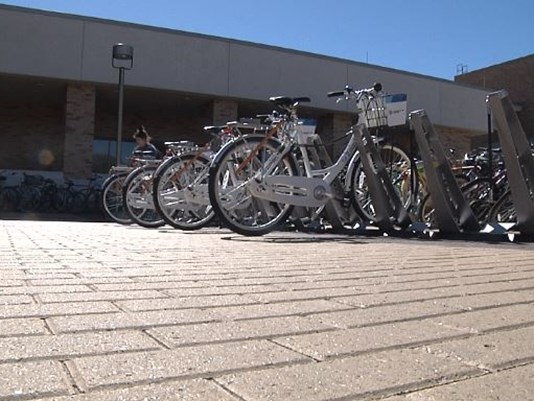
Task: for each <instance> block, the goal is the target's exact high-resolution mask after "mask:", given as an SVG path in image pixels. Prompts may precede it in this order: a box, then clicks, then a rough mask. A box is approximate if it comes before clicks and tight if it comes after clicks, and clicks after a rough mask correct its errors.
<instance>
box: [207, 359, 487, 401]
mask: <svg viewBox="0 0 534 401" xmlns="http://www.w3.org/2000/svg"><path fill="white" fill-rule="evenodd" d="M476 373H479V372H478V370H477V369H476V368H472V367H467V366H465V365H462V364H461V363H460V362H458V361H454V360H451V359H445V358H441V357H438V356H435V355H430V354H428V353H426V352H424V351H423V350H421V349H406V350H395V351H389V352H380V353H376V354H367V355H361V356H358V357H352V358H345V359H340V360H333V361H327V362H320V363H313V364H306V365H301V366H287V367H281V368H273V369H267V370H262V371H256V372H243V373H234V374H230V375H225V376H222V377H219V378H216V379H215V380H217V381H218V382H219V383H221V384H222V385H223V386H225V387H227V388H229V389H230V390H231V391H233V392H234V393H236V394H237V395H238V396H240V397H242V398H243V399H245V400H255V401H263V400H266V401H267V400H269V401H277V400H280V401H292V400H307V401H319V400H333V399H370V398H371V397H370V395H372V394H376V398H379V397H381V396H383V395H387V394H395V393H396V392H400V391H402V390H404V391H406V390H407V389H412V388H418V387H420V386H423V385H424V384H425V383H427V385H429V384H435V382H437V381H443V380H447V379H449V380H451V379H452V378H454V377H458V376H462V375H469V374H476ZM373 398H374V397H373Z"/></svg>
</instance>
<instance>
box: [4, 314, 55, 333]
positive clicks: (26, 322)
mask: <svg viewBox="0 0 534 401" xmlns="http://www.w3.org/2000/svg"><path fill="white" fill-rule="evenodd" d="M47 333H48V330H47V329H46V326H45V324H44V321H43V320H42V319H35V318H28V319H5V320H0V337H7V336H20V335H31V334H47Z"/></svg>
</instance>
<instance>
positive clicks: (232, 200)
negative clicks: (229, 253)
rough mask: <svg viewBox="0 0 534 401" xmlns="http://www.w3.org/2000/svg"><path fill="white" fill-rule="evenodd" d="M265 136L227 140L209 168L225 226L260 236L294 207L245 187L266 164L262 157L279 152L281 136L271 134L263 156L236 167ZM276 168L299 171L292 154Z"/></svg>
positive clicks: (214, 201)
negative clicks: (260, 195) (275, 137)
mask: <svg viewBox="0 0 534 401" xmlns="http://www.w3.org/2000/svg"><path fill="white" fill-rule="evenodd" d="M264 140H265V139H264V137H262V136H257V135H250V136H245V137H241V138H239V139H236V140H235V141H232V142H230V143H228V144H227V145H225V146H224V147H223V148H222V149H221V150H220V151H219V152H218V153H217V155H216V157H215V159H214V161H213V162H212V165H211V168H210V172H209V186H208V190H209V195H210V202H211V205H212V206H213V209H214V210H215V214H216V215H217V217H218V218H219V219H220V221H221V223H222V224H223V225H224V226H226V227H228V228H229V229H231V230H232V231H234V232H235V233H238V234H241V235H245V236H260V235H265V234H267V233H269V232H271V231H273V230H275V229H276V228H277V227H278V226H279V225H280V224H282V223H285V221H286V220H287V218H288V217H289V215H290V214H291V211H292V210H293V205H291V204H289V203H276V202H270V201H267V200H263V199H260V198H257V197H254V196H253V195H252V194H251V193H250V190H248V189H247V188H246V182H247V181H248V180H249V179H251V178H252V177H253V176H254V175H255V173H256V172H257V171H259V170H260V169H261V168H262V167H263V165H264V163H263V162H262V160H263V161H265V160H269V156H271V155H275V154H276V153H277V152H278V150H279V148H280V146H281V143H280V142H279V141H278V140H275V139H273V138H271V139H269V140H268V141H267V142H266V143H265V146H264V147H263V148H262V149H261V152H262V153H261V158H262V160H260V158H259V157H257V155H255V156H254V157H253V158H252V159H251V160H250V162H249V163H247V165H246V166H245V168H243V169H241V170H237V169H236V168H235V167H237V166H238V165H239V164H240V163H241V162H242V161H243V160H245V159H246V158H247V156H248V155H250V154H251V153H252V152H253V149H254V148H255V147H256V146H257V145H259V144H260V142H262V141H264ZM258 154H259V153H258ZM274 168H276V169H280V170H279V171H280V172H283V173H287V175H297V172H298V169H297V165H296V163H295V160H294V159H293V157H285V158H284V159H283V160H282V164H281V165H277V166H274Z"/></svg>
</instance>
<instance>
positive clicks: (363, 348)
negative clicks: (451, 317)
mask: <svg viewBox="0 0 534 401" xmlns="http://www.w3.org/2000/svg"><path fill="white" fill-rule="evenodd" d="M468 334H469V330H466V329H459V328H450V327H445V326H439V325H437V324H433V323H431V322H426V321H424V320H423V321H410V322H402V323H390V324H385V325H380V326H369V327H360V328H354V329H343V330H336V331H329V332H325V333H313V334H302V335H295V336H291V337H280V338H276V339H274V341H275V342H276V343H277V344H281V345H283V346H284V347H288V348H290V349H293V350H296V351H297V352H301V353H303V354H305V355H309V356H310V357H312V358H314V359H319V360H323V359H326V358H329V357H334V356H340V355H347V354H356V353H362V352H370V351H376V350H380V349H383V348H388V347H398V348H399V347H406V346H408V345H414V344H422V343H426V342H434V341H440V340H444V339H447V338H454V337H458V336H463V335H468Z"/></svg>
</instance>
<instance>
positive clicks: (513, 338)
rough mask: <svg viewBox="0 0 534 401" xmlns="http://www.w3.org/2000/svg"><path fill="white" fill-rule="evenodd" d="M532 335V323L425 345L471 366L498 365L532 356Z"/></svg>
mask: <svg viewBox="0 0 534 401" xmlns="http://www.w3.org/2000/svg"><path fill="white" fill-rule="evenodd" d="M533 336H534V327H526V328H520V329H514V330H505V331H501V332H495V333H491V334H483V335H478V336H474V337H471V338H466V339H462V340H454V341H447V342H443V343H440V344H432V345H429V346H428V349H429V350H430V351H431V352H433V353H438V354H445V355H448V356H449V357H451V358H457V359H458V360H461V361H463V362H464V363H468V364H471V365H473V366H484V367H489V368H491V369H497V368H500V367H503V366H510V365H514V364H515V365H517V364H520V363H522V361H532V360H534V347H533V346H532V338H533Z"/></svg>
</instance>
